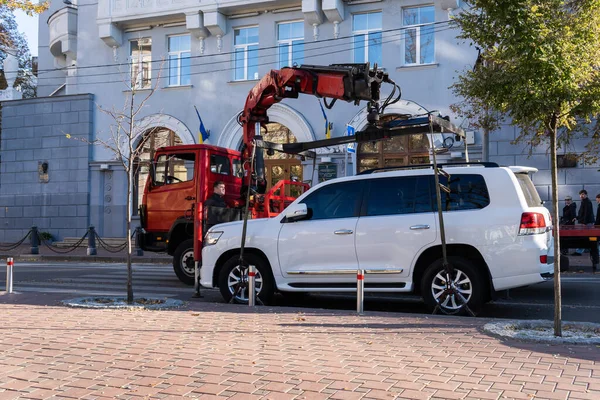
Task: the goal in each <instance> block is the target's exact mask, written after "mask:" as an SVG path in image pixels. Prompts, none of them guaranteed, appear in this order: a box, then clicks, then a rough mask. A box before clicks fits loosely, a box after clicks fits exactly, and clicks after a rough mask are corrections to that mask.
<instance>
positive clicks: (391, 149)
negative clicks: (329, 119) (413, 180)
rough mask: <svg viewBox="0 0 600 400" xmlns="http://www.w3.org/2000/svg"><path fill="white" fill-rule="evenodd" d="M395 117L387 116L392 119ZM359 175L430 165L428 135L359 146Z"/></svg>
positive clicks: (396, 137) (408, 136) (397, 137)
mask: <svg viewBox="0 0 600 400" xmlns="http://www.w3.org/2000/svg"><path fill="white" fill-rule="evenodd" d="M393 117H395V116H393V115H387V116H385V118H387V119H391V118H393ZM356 158H357V164H358V166H357V173H358V172H362V171H365V170H367V169H373V168H386V167H398V166H403V165H414V164H428V163H429V140H428V139H427V135H426V134H420V135H407V136H395V137H392V138H390V139H386V140H380V141H377V142H366V143H361V144H359V145H358V151H357V154H356Z"/></svg>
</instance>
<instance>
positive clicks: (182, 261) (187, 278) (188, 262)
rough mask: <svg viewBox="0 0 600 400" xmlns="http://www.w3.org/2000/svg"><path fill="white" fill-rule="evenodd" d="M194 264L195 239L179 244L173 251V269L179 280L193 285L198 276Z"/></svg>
mask: <svg viewBox="0 0 600 400" xmlns="http://www.w3.org/2000/svg"><path fill="white" fill-rule="evenodd" d="M195 268H196V267H195V264H194V239H188V240H185V241H183V242H181V243H180V244H179V246H177V249H175V253H173V270H175V274H176V275H177V277H178V278H179V280H180V281H181V282H183V283H185V284H186V285H193V284H194V278H195V276H196V271H195Z"/></svg>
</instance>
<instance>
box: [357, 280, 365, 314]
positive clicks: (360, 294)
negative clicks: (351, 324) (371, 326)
mask: <svg viewBox="0 0 600 400" xmlns="http://www.w3.org/2000/svg"><path fill="white" fill-rule="evenodd" d="M356 312H357V313H358V315H362V314H364V312H365V270H364V269H359V270H358V271H356Z"/></svg>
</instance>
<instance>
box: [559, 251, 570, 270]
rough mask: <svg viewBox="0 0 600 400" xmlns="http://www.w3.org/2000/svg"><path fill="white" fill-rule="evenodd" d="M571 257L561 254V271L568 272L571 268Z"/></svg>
mask: <svg viewBox="0 0 600 400" xmlns="http://www.w3.org/2000/svg"><path fill="white" fill-rule="evenodd" d="M569 267H570V265H569V257H567V256H564V255H562V254H561V256H560V272H566V271H568V270H569Z"/></svg>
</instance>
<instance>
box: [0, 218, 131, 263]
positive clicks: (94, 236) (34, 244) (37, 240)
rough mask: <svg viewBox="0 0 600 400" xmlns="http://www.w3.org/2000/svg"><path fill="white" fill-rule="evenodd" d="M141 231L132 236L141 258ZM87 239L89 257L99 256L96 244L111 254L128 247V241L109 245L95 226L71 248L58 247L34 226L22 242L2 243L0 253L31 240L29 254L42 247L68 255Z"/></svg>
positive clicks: (36, 251) (37, 252)
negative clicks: (139, 239) (139, 238)
mask: <svg viewBox="0 0 600 400" xmlns="http://www.w3.org/2000/svg"><path fill="white" fill-rule="evenodd" d="M139 229H140V228H139V227H137V228H136V229H135V230H134V231H133V233H132V235H131V236H132V238H133V239H134V241H133V242H134V246H135V247H134V252H133V254H135V255H138V256H141V255H143V251H142V249H141V248H140V246H139V241H138V235H137V233H138V230H139ZM86 237H87V238H88V246H87V255H88V256H95V255H97V247H96V242H97V243H98V244H99V245H100V247H101V248H103V249H104V250H106V251H108V252H110V253H119V252H121V251H123V250H125V249H126V248H127V245H128V241H125V243H122V244H118V245H110V244H108V243H107V242H106V241H105V240H104V239H103V238H102V237H101V236H100V235H98V233H97V232H96V229H95V228H94V226H93V225H91V226H90V227H89V228H88V229H87V230H86V232H85V234H84V235H83V236H82V237H81V238H80V239H79V240H77V241H76V242H75V243H73V244H71V245H69V246H57V245H55V244H53V243H52V242H51V241H50V240H48V239H46V238H45V237H44V236H43V235H41V234H40V233H39V231H38V228H37V226H33V227H31V229H30V230H29V232H27V233H26V234H25V236H23V238H21V239H20V240H18V241H16V242H14V243H0V251H11V250H15V249H17V248H18V247H19V246H21V245H23V243H25V241H26V240H27V238H29V242H30V245H31V249H30V253H29V254H39V247H40V245H43V246H45V247H46V248H47V249H48V250H50V251H52V252H54V253H57V254H68V253H71V252H73V251H74V250H76V249H77V248H79V246H80V245H81V244H82V243H83V241H84V240H85V238H86Z"/></svg>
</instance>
